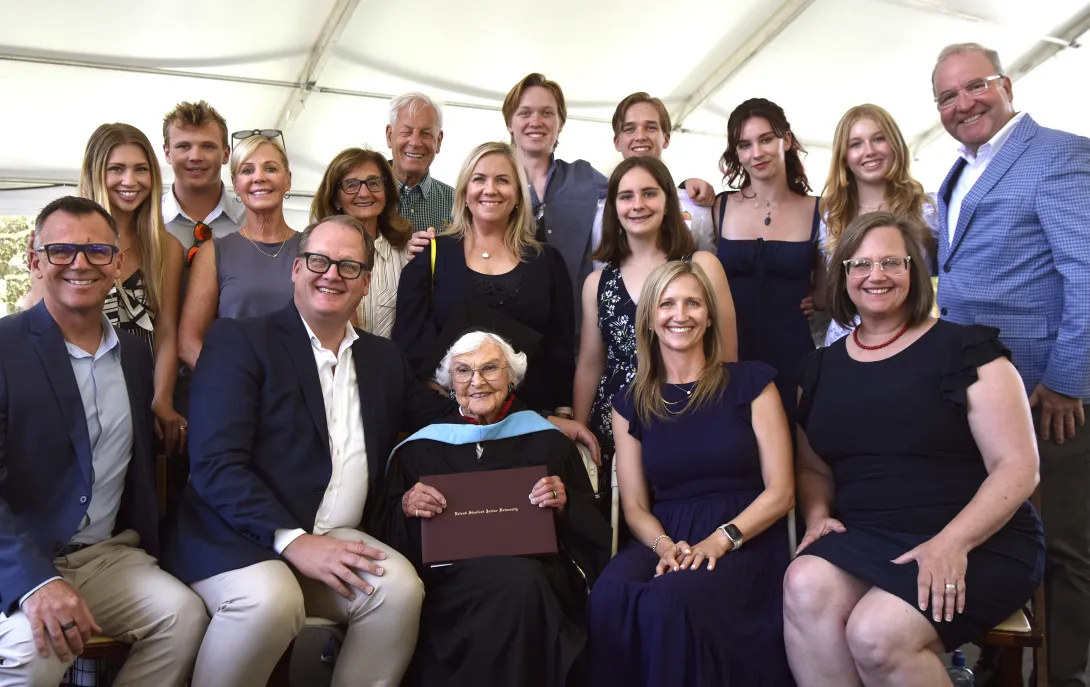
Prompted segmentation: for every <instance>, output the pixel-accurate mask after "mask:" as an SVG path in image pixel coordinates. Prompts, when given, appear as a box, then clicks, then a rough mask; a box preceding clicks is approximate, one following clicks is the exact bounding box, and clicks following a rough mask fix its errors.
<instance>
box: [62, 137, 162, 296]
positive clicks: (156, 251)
mask: <svg viewBox="0 0 1090 687" xmlns="http://www.w3.org/2000/svg"><path fill="white" fill-rule="evenodd" d="M120 145H134V146H136V147H138V148H140V149H141V150H143V151H144V156H145V157H147V159H148V169H149V170H150V172H151V192H150V193H149V194H148V197H147V198H146V199H145V200H144V202H143V203H141V204H140V207H138V208H136V212H135V213H133V214H134V216H133V221H132V232H133V246H132V247H133V248H134V249H135V250H136V253H137V254H139V255H140V271H141V272H143V274H144V293H145V294H147V299H148V303H147V308H148V310H150V311H151V312H152V313H157V312H159V302H160V299H161V298H162V296H163V277H164V276H165V275H166V258H165V256H164V255H163V244H164V243H165V242H166V241H167V238H166V236H167V230H166V226H165V225H164V224H163V209H162V197H163V175H162V172H161V171H160V170H159V159H158V158H157V157H155V149H154V148H152V147H151V141H149V140H148V137H147V136H145V135H144V132H142V131H140V129H137V128H136V127H135V126H132V125H130V124H120V123H115V124H103V125H102V126H100V127H98V128H97V129H95V132H94V133H93V134H91V138H89V139H88V140H87V149H86V150H85V151H84V153H83V164H82V165H81V166H80V174H79V186H78V187H77V190H76V192H77V193H78V194H79V195H80V196H82V197H83V198H90V199H91V200H93V201H95V202H96V203H98V204H99V205H101V206H102V207H103V208H104V209H105V210H106V212H108V213H110V215H111V216H113V214H114V210H113V207H112V206H111V205H110V192H109V190H108V189H107V188H106V162H107V160H109V159H110V153H111V152H112V151H113V149H114V148H116V147H117V146H120ZM116 286H118V287H120V286H121V282H120V280H118V281H117V282H116Z"/></svg>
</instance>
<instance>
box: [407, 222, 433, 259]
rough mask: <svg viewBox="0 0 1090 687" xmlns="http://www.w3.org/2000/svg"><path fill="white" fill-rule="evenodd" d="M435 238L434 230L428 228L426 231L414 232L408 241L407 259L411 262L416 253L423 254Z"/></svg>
mask: <svg viewBox="0 0 1090 687" xmlns="http://www.w3.org/2000/svg"><path fill="white" fill-rule="evenodd" d="M434 238H435V228H434V227H428V230H427V231H414V232H413V236H412V238H411V239H409V251H408V254H407V256H406V257H407V259H409V260H412V259H413V258H415V257H416V254H417V253H423V252H424V251H425V250H427V248H428V244H430V243H431V242H432V239H434Z"/></svg>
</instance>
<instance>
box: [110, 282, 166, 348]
mask: <svg viewBox="0 0 1090 687" xmlns="http://www.w3.org/2000/svg"><path fill="white" fill-rule="evenodd" d="M146 288H147V284H146V283H145V281H144V273H143V272H142V271H140V270H136V271H135V272H133V273H132V274H131V275H129V278H128V279H126V280H125V281H124V282H123V283H122V284H121V286H120V288H119V287H118V286H117V285H116V284H115V285H114V287H113V288H112V289H110V292H109V293H108V294H106V301H105V303H103V305H102V312H103V313H104V314H105V315H106V319H108V320H109V321H110V324H112V325H113V326H114V327H117V328H118V329H121V330H123V331H126V332H128V333H130V334H132V335H134V336H136V337H137V338H138V339H140V340H141V341H144V342H146V343H147V344H148V346H149V347H151V348H152V349H153V350H154V342H155V327H154V326H153V324H152V318H153V317H154V315H153V314H152V312H151V311H150V310H148V297H147V292H146V291H145V289H146Z"/></svg>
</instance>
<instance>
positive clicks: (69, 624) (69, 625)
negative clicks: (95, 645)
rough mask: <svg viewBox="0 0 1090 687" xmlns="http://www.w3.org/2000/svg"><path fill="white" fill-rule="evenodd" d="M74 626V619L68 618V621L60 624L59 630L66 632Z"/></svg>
mask: <svg viewBox="0 0 1090 687" xmlns="http://www.w3.org/2000/svg"><path fill="white" fill-rule="evenodd" d="M75 626H76V621H75V620H70V621H69V622H67V623H65V624H64V625H61V632H68V631H69V630H71V629H72V628H73V627H75Z"/></svg>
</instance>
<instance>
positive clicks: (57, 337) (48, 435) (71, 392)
mask: <svg viewBox="0 0 1090 687" xmlns="http://www.w3.org/2000/svg"><path fill="white" fill-rule="evenodd" d="M117 338H118V340H119V341H120V345H121V367H122V370H123V371H124V374H125V386H126V387H127V389H128V393H129V412H130V414H131V417H132V430H133V454H132V458H131V460H130V462H129V468H128V471H127V472H126V475H125V489H124V492H123V493H122V499H121V509H120V511H119V512H118V517H117V522H116V525H115V527H114V531H115V532H120V531H122V530H125V529H133V530H136V532H137V533H138V534H139V535H140V545H141V546H142V547H143V548H144V549H145V550H147V551H148V552H149V553H151V554H152V555H156V553H157V550H158V522H157V520H158V507H157V504H156V500H155V453H154V451H155V443H154V441H155V434H154V432H155V426H154V419H153V416H152V414H151V399H152V362H151V351H149V350H148V345H147V344H146V343H144V342H142V341H140V340H139V339H137V338H135V337H133V336H132V335H130V334H128V333H126V332H123V331H120V330H118V331H117ZM0 351H2V353H0V610H3V611H4V612H5V613H8V614H11V613H13V612H15V611H16V610H18V604H19V599H20V598H22V596H23V595H24V594H26V593H27V592H29V591H30V590H31V589H33V588H34V587H36V586H38V585H39V584H41V583H42V582H44V581H45V580H47V579H49V578H50V577H55V576H56V575H57V574H58V573H57V569H56V568H55V567H53V559H54V558H55V557H56V556H57V554H58V553H59V552H60V550H61V549H62V548H63V547H64V546H65V545H67V544H68V541H69V540H70V539H71V538H72V537H73V536H74V535H75V534H76V530H77V529H78V528H79V524H80V522H82V521H83V517H84V516H85V515H86V514H87V507H88V505H89V504H90V499H91V440H90V436H89V434H88V432H87V416H86V413H85V410H84V408H83V400H82V399H81V397H80V392H79V386H78V385H77V384H76V376H75V374H73V372H72V362H71V359H70V357H69V355H68V349H67V347H66V346H65V344H64V336H63V335H62V334H61V330H60V329H59V328H58V327H57V323H56V322H55V321H54V320H53V316H52V315H50V314H49V311H48V310H47V309H46V307H45V303H44V301H43V302H41V303H38V305H36V306H35V307H34V308H32V309H30V310H28V311H26V312H22V313H19V314H17V315H12V316H10V317H5V318H4V319H2V320H0Z"/></svg>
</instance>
